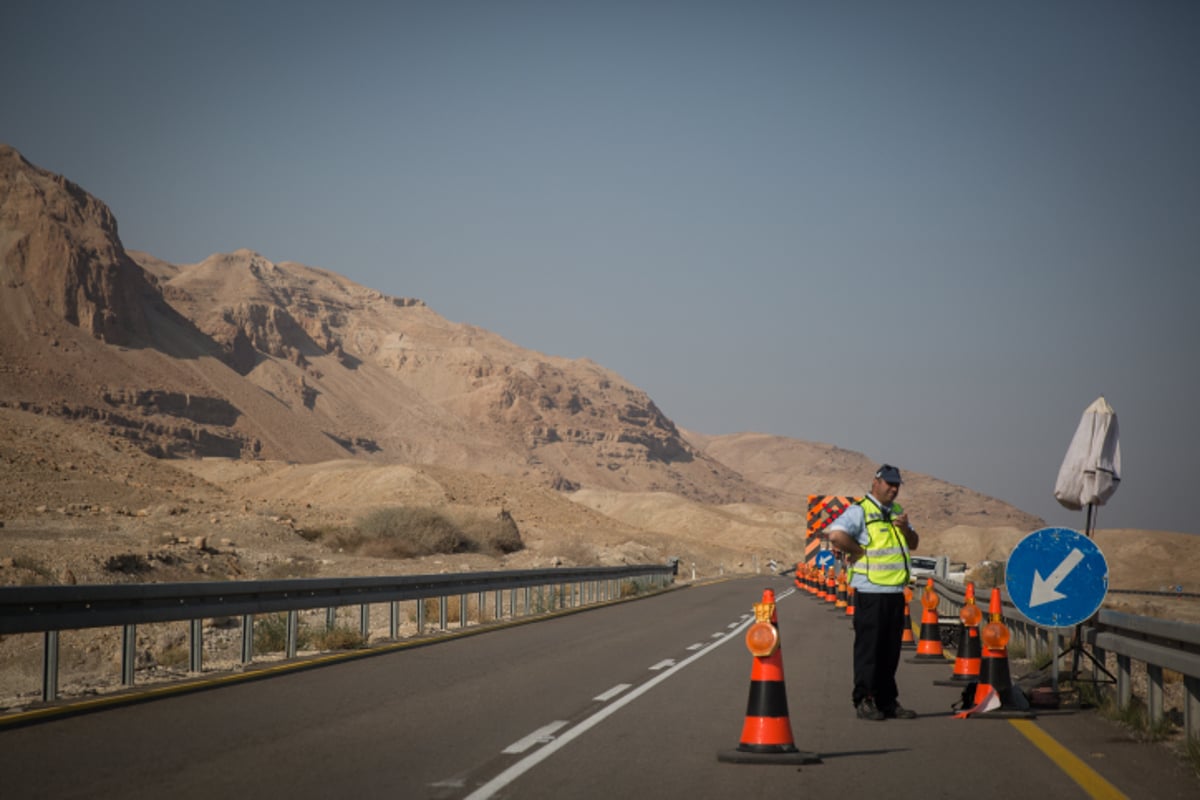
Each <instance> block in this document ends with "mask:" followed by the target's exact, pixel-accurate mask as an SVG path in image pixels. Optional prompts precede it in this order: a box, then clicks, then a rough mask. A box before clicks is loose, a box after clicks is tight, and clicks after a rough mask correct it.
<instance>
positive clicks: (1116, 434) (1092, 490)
mask: <svg viewBox="0 0 1200 800" xmlns="http://www.w3.org/2000/svg"><path fill="white" fill-rule="evenodd" d="M1120 484H1121V443H1120V427H1119V426H1118V425H1117V412H1115V411H1113V407H1112V406H1110V405H1109V404H1108V401H1107V400H1105V399H1104V397H1103V396H1100V397H1099V398H1097V399H1096V401H1095V402H1094V403H1092V404H1091V405H1090V406H1088V407H1087V408H1085V409H1084V410H1083V417H1081V418H1080V420H1079V427H1078V428H1076V429H1075V436H1074V438H1072V439H1071V445H1070V446H1069V447H1068V448H1067V455H1066V457H1064V458H1063V462H1062V466H1061V467H1059V468H1058V480H1057V481H1055V483H1054V499H1055V500H1057V501H1058V502H1059V504H1060V505H1063V506H1066V507H1067V508H1069V509H1071V510H1072V511H1079V510H1080V509H1082V508H1083V507H1084V506H1087V522H1086V527H1085V528H1084V531H1083V532H1084V534H1085V535H1086V536H1087V537H1088V538H1089V539H1090V538H1091V536H1092V524H1093V520H1094V517H1093V515H1092V511H1093V509H1094V508H1095V507H1096V506H1102V505H1104V504H1105V503H1106V502H1107V501H1108V498H1110V497H1112V496H1113V493H1114V492H1116V491H1117V487H1118V486H1120ZM1039 577H1040V576H1039ZM1082 628H1083V625H1082V624H1079V625H1076V626H1075V635H1074V637H1073V638H1072V640H1071V645H1070V647H1069V648H1067V650H1064V651H1063V652H1062V653H1060V654H1059V657H1060V658H1061V657H1062V656H1064V655H1066V654H1067V653H1068V652H1071V653H1073V658H1072V659H1071V675H1072V677H1074V678H1078V676H1079V657H1080V656H1081V655H1085V656H1087V657H1088V658H1090V659H1091V660H1092V663H1093V664H1095V665H1096V666H1098V667H1099V668H1100V669H1101V670H1102V671H1103V672H1104V674H1105V675H1107V676H1108V677H1109V679H1110V680H1111V681H1112V682H1113V683H1116V682H1117V679H1116V678H1114V677H1113V675H1112V673H1111V672H1109V671H1108V669H1106V668H1105V666H1104V664H1103V659H1097V658H1096V656H1094V655H1093V654H1091V653H1089V652H1088V651H1087V650H1085V649H1084V647H1083V636H1082ZM1057 639H1058V634H1057V633H1055V641H1056V643H1057ZM1056 646H1057V645H1056ZM1053 663H1054V670H1053V676H1054V678H1053V679H1054V683H1053V686H1054V691H1056V692H1057V691H1058V659H1057V658H1056V659H1054V662H1053Z"/></svg>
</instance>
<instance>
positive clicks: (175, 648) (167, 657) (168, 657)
mask: <svg viewBox="0 0 1200 800" xmlns="http://www.w3.org/2000/svg"><path fill="white" fill-rule="evenodd" d="M191 660H192V651H191V648H190V647H188V645H186V644H172V645H168V646H167V647H165V648H163V651H162V652H161V653H159V654H158V658H157V659H156V661H157V662H158V664H159V666H163V667H182V666H184V665H185V664H190V663H191Z"/></svg>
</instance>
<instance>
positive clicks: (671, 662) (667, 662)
mask: <svg viewBox="0 0 1200 800" xmlns="http://www.w3.org/2000/svg"><path fill="white" fill-rule="evenodd" d="M673 666H675V659H673V658H664V659H663V660H662V661H660V662H658V663H657V664H655V665H653V666H652V667H650V671H651V672H658V671H659V670H660V669H666V668H667V667H673Z"/></svg>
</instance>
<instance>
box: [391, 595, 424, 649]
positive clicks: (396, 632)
mask: <svg viewBox="0 0 1200 800" xmlns="http://www.w3.org/2000/svg"><path fill="white" fill-rule="evenodd" d="M418 602H420V601H418ZM388 609H389V611H388V635H389V638H391V639H392V640H396V639H399V638H400V601H399V600H393V601H392V602H391V603H389V604H388Z"/></svg>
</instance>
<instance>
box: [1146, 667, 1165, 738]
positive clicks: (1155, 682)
mask: <svg viewBox="0 0 1200 800" xmlns="http://www.w3.org/2000/svg"><path fill="white" fill-rule="evenodd" d="M1146 706H1147V707H1148V708H1149V710H1150V725H1151V727H1153V726H1155V725H1157V724H1158V723H1160V722H1162V718H1163V670H1162V667H1160V666H1158V665H1157V664H1147V665H1146Z"/></svg>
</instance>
